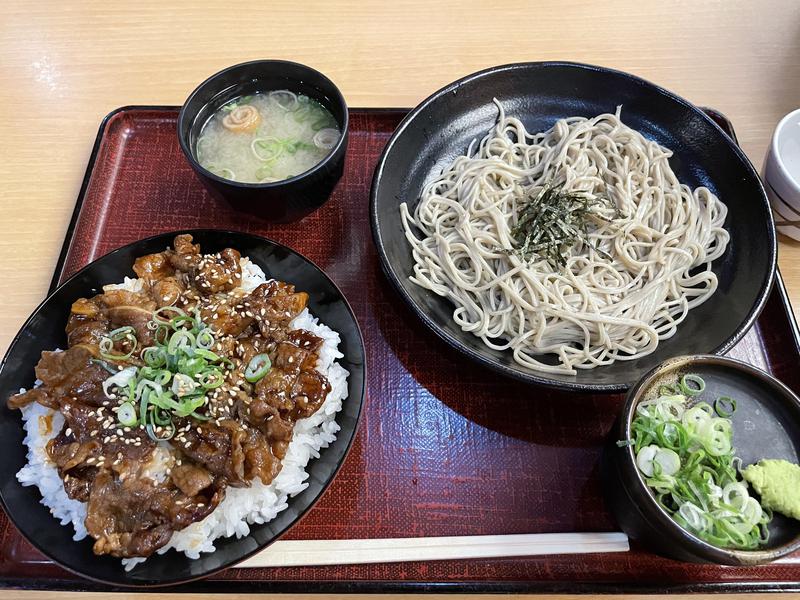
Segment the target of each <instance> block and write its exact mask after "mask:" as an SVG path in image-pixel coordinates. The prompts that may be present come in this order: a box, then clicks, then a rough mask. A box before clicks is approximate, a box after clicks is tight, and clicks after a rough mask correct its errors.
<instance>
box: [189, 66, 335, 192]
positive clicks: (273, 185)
mask: <svg viewBox="0 0 800 600" xmlns="http://www.w3.org/2000/svg"><path fill="white" fill-rule="evenodd" d="M262 64H263V65H275V66H278V67H280V66H287V65H291V66H293V67H300V68H301V69H305V70H306V71H308V72H309V73H310V74H312V75H314V76H317V77H319V78H320V79H322V80H324V81H326V82H328V83H329V84H330V85H331V87H332V88H333V90H334V92H335V96H334V98H332V100H335V101H336V102H337V103H339V104H340V105H341V107H342V113H343V114H344V120H343V122H342V131H341V135H340V136H339V141H338V142H336V145H335V146H334V147H333V148H331V149H330V150H329V151H328V154H326V155H325V157H324V158H323V159H322V160H321V161H319V162H318V163H317V164H316V165H314V166H313V167H311V168H310V169H308V170H306V171H303V172H302V173H299V174H297V175H295V176H294V177H289V178H288V179H281V180H280V181H271V182H267V183H247V182H243V181H233V180H232V179H225V178H224V177H220V176H219V175H215V174H214V173H212V172H211V171H209V170H208V169H206V168H205V167H203V166H202V165H201V164H200V163H199V162H198V161H197V159H196V158H195V157H194V153H193V152H192V149H191V148H189V142H188V140H184V136H182V135H181V129H182V124H183V123H184V121H185V120H186V119H187V116H188V112H187V110H186V107H187V106H188V104H189V102H191V101H192V100H193V99H194V97H195V96H196V95H197V94H199V93H200V91H201V90H203V88H205V87H206V86H207V85H210V84H211V83H213V82H214V81H215V80H216V79H217V78H219V77H221V76H223V75H225V74H227V73H229V72H230V71H233V70H236V69H242V68H244V67H252V66H255V65H262ZM207 105H208V104H203V106H207ZM195 116H196V115H195ZM189 130H191V127H190V128H189ZM349 130H350V110H349V108H348V106H347V102H346V101H345V99H344V95H343V94H342V92H341V90H340V89H339V88H338V86H337V85H336V84H335V83H333V81H332V80H331V79H330V77H328V76H327V75H325V74H324V73H322V72H320V71H317V70H316V69H315V68H313V67H309V66H308V65H304V64H303V63H299V62H294V61H291V60H282V59H257V60H249V61H246V62H242V63H238V64H235V65H231V66H229V67H225V68H224V69H222V70H221V71H217V72H216V73H214V74H213V75H210V76H209V77H206V79H204V80H203V81H202V83H200V84H199V85H198V86H197V87H196V88H194V90H192V92H191V93H190V94H189V96H187V98H186V100H185V101H184V102H183V104H181V109H180V112H179V113H178V122H177V127H176V132H175V134H176V135H177V136H178V143H179V144H180V147H181V151H182V152H183V154H184V156H185V157H186V159H187V160H188V161H189V164H190V165H191V166H192V168H193V169H194V170H195V171H197V172H198V173H200V174H202V175H203V176H204V177H208V178H209V179H211V180H213V181H216V182H218V183H222V184H225V185H230V186H233V187H236V188H241V189H245V190H269V189H277V188H280V187H282V186H284V185H289V184H292V183H295V182H298V181H302V180H303V179H305V178H306V177H309V176H310V175H313V174H314V173H316V172H317V171H320V170H322V169H323V168H324V167H325V166H327V165H328V163H330V162H331V161H333V160H334V156H336V155H338V153H339V152H340V150H341V148H342V146H343V145H344V144H346V143H347V137H348V132H349Z"/></svg>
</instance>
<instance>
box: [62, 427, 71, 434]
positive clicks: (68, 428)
mask: <svg viewBox="0 0 800 600" xmlns="http://www.w3.org/2000/svg"><path fill="white" fill-rule="evenodd" d="M64 434H65V435H72V429H71V428H70V427H67V430H66V431H65V432H64Z"/></svg>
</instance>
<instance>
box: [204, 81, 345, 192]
mask: <svg viewBox="0 0 800 600" xmlns="http://www.w3.org/2000/svg"><path fill="white" fill-rule="evenodd" d="M340 137H341V131H340V129H339V125H338V123H337V122H336V119H335V118H334V117H333V115H332V114H331V113H330V111H329V110H327V109H326V108H325V107H324V106H322V105H321V104H320V103H319V102H317V101H316V100H313V99H311V98H309V97H308V96H305V95H303V94H295V93H294V92H291V91H289V90H276V91H271V92H259V93H256V94H252V95H249V96H241V97H239V98H235V99H233V100H231V101H229V102H227V103H226V104H224V105H222V106H221V107H220V108H219V109H218V110H217V111H216V112H215V113H214V114H213V115H212V116H211V118H209V119H208V121H207V122H206V123H205V124H204V125H203V128H202V130H201V131H200V136H199V137H198V139H197V144H196V145H195V157H196V158H197V162H199V163H200V165H201V166H202V167H203V168H205V169H207V170H209V171H211V172H212V173H214V174H215V175H218V176H220V177H224V178H225V179H230V180H231V181H240V182H242V183H270V182H274V181H281V180H283V179H289V178H290V177H294V176H296V175H300V174H301V173H304V172H305V171H308V170H309V169H311V168H312V167H313V166H314V165H316V164H318V163H319V162H320V161H321V160H322V159H323V158H325V157H326V156H327V155H328V154H329V153H330V151H331V150H332V149H333V148H334V146H336V144H337V143H338V141H339V138H340Z"/></svg>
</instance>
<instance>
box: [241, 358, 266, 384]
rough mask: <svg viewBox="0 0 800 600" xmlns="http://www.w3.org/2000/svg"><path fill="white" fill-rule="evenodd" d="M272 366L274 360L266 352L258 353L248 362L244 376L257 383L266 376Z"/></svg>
mask: <svg viewBox="0 0 800 600" xmlns="http://www.w3.org/2000/svg"><path fill="white" fill-rule="evenodd" d="M271 368H272V361H271V360H270V359H269V356H268V355H266V354H256V355H255V356H254V357H253V358H251V359H250V362H249V363H248V364H247V369H245V371H244V378H245V379H246V380H247V381H249V382H250V383H255V382H256V381H258V380H259V379H261V378H262V377H264V376H265V375H266V374H267V373H269V370H270V369H271Z"/></svg>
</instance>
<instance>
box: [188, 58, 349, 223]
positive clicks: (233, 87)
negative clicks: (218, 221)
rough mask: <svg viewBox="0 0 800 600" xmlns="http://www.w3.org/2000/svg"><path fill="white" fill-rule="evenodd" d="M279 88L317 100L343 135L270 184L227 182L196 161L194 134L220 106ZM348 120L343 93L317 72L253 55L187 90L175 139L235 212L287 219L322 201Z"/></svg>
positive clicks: (334, 178) (339, 159)
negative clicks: (301, 168)
mask: <svg viewBox="0 0 800 600" xmlns="http://www.w3.org/2000/svg"><path fill="white" fill-rule="evenodd" d="M283 89H287V90H290V91H292V92H295V93H298V94H300V93H302V94H305V95H306V96H308V97H309V98H311V99H313V100H316V101H317V102H319V103H320V104H321V105H322V106H324V107H325V108H326V109H328V110H329V111H330V113H331V114H332V115H333V117H334V118H335V119H336V122H337V124H338V126H339V129H340V131H341V137H340V138H339V141H338V142H337V144H336V145H335V146H334V147H333V148H332V149H331V151H330V153H329V154H328V155H327V156H326V157H325V158H323V159H322V161H320V162H319V163H318V164H316V165H315V166H313V167H311V168H310V169H309V170H307V171H305V172H303V173H300V174H299V175H296V176H294V177H290V178H289V179H283V180H281V181H275V182H270V183H241V182H238V181H231V180H230V179H225V178H224V177H220V176H218V175H215V174H214V173H212V172H211V171H209V170H208V169H205V168H204V167H202V166H201V165H200V163H199V162H198V160H197V157H196V144H197V138H198V137H199V135H200V131H201V130H202V128H203V125H204V124H205V123H206V122H207V121H208V119H209V118H211V116H212V115H213V114H214V113H215V112H216V111H217V110H218V109H219V108H220V107H221V106H222V105H224V104H225V103H227V102H229V101H230V100H232V99H234V98H236V97H238V96H243V95H248V94H252V93H255V92H258V91H261V92H263V91H271V90H283ZM348 121H349V117H348V111H347V104H346V103H345V101H344V97H343V96H342V94H341V92H340V91H339V89H338V88H337V87H336V86H335V85H334V84H333V82H332V81H331V80H330V79H328V78H327V77H326V76H325V75H323V74H322V73H320V72H319V71H316V70H315V69H312V68H311V67H307V66H305V65H301V64H298V63H295V62H290V61H285V60H254V61H251V62H246V63H241V64H238V65H234V66H232V67H228V68H227V69H224V70H223V71H220V72H219V73H217V74H215V75H212V76H211V77H209V78H208V79H206V80H205V81H204V82H203V83H201V84H200V85H199V86H198V87H197V89H195V90H194V91H193V92H192V93H191V94H190V95H189V98H188V99H187V100H186V102H185V103H184V105H183V107H182V108H181V112H180V115H179V116H178V140H179V142H180V145H181V150H183V153H184V155H185V156H186V160H188V161H189V164H190V165H191V166H192V168H193V169H194V171H195V173H197V176H198V177H199V178H200V180H201V181H202V182H203V184H204V185H205V186H206V188H207V189H208V190H209V192H211V194H212V195H213V196H215V197H217V198H220V199H224V200H226V201H227V202H229V203H230V204H231V205H232V206H233V207H234V208H235V209H237V210H239V211H242V212H246V213H249V214H253V215H257V216H259V217H261V218H263V219H265V220H267V221H270V222H274V223H288V222H291V221H297V220H298V219H302V218H303V217H305V216H306V215H308V214H310V213H312V212H313V211H315V210H317V209H318V208H319V207H320V206H322V205H323V204H324V203H325V201H326V200H327V199H328V197H329V196H330V194H331V192H332V191H333V188H334V187H335V186H336V183H337V182H338V181H339V178H340V177H341V176H342V170H343V168H344V157H345V153H346V151H347V137H348Z"/></svg>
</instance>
